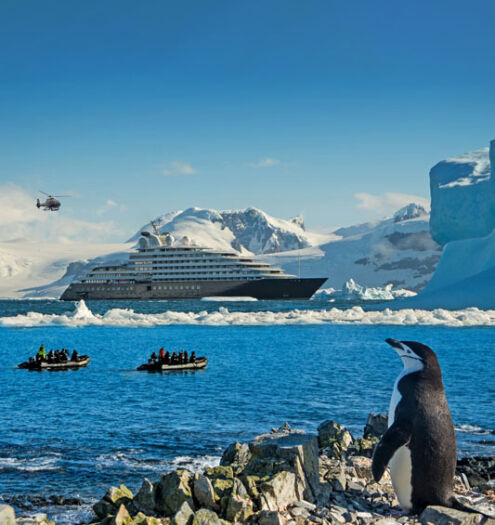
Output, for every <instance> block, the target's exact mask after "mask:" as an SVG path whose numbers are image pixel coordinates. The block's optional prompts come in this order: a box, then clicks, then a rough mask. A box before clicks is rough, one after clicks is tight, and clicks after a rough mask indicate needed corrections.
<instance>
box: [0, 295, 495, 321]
mask: <svg viewBox="0 0 495 525" xmlns="http://www.w3.org/2000/svg"><path fill="white" fill-rule="evenodd" d="M318 324H367V325H403V326H412V325H433V326H453V327H463V326H495V310H480V309H479V308H466V309H465V310H444V309H441V308H437V309H435V310H414V309H404V310H391V309H389V308H385V309H384V310H374V311H365V310H364V309H363V308H361V307H360V306H354V307H353V308H347V309H339V308H329V309H317V310H299V309H294V310H288V311H283V312H272V311H258V312H235V311H233V312H232V311H230V310H229V309H228V308H226V307H224V306H221V307H220V308H219V309H218V310H216V311H214V312H207V311H206V310H203V311H201V312H177V311H171V310H168V311H165V312H161V313H155V314H149V313H137V312H135V311H134V310H132V309H122V308H113V309H111V310H108V311H107V312H106V313H104V314H94V313H93V312H92V311H91V310H90V309H89V308H88V307H87V306H86V304H85V303H84V301H80V302H79V303H77V305H76V310H75V311H74V312H72V313H69V314H62V315H57V314H43V313H40V312H29V313H27V314H26V315H17V316H15V317H3V318H0V326H3V327H36V326H69V327H82V326H114V327H153V326H164V325H210V326H233V325H239V326H243V325H244V326H247V325H251V326H271V325H318Z"/></svg>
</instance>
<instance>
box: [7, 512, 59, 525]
mask: <svg viewBox="0 0 495 525" xmlns="http://www.w3.org/2000/svg"><path fill="white" fill-rule="evenodd" d="M15 523H16V525H55V524H54V522H53V521H50V520H49V519H48V516H47V515H46V514H45V513H44V512H38V513H37V514H32V515H30V516H19V517H18V518H17V519H16V521H15Z"/></svg>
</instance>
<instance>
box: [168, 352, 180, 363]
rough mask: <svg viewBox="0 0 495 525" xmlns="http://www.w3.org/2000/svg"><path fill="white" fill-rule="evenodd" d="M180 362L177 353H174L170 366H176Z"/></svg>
mask: <svg viewBox="0 0 495 525" xmlns="http://www.w3.org/2000/svg"><path fill="white" fill-rule="evenodd" d="M178 360H179V358H178V357H177V352H174V353H173V354H172V359H171V363H170V364H172V365H176V364H177V361H178Z"/></svg>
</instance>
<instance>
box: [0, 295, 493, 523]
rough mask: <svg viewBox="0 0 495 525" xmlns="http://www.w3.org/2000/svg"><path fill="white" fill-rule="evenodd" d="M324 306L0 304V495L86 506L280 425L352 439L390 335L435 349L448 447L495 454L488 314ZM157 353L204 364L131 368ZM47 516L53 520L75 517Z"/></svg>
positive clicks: (374, 392)
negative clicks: (46, 367)
mask: <svg viewBox="0 0 495 525" xmlns="http://www.w3.org/2000/svg"><path fill="white" fill-rule="evenodd" d="M335 306H339V305H332V306H330V305H329V304H328V303H323V302H316V301H300V302H271V301H270V302H265V301H258V302H249V303H248V302H239V303H237V302H229V303H221V302H220V303H219V302H204V301H190V302H178V301H170V302H166V301H163V302H146V303H140V302H135V303H132V304H122V303H118V302H113V303H111V302H94V303H88V304H87V305H85V304H84V303H81V304H74V303H62V302H59V301H0V334H1V339H0V345H1V348H0V385H1V388H2V395H1V396H0V428H1V429H2V431H1V433H0V495H1V496H3V497H4V498H5V499H9V498H11V497H12V496H14V495H30V496H33V495H41V496H45V497H46V496H50V495H54V494H56V495H65V496H71V497H79V498H80V499H82V500H83V501H85V502H87V503H90V502H92V501H95V500H96V499H98V498H100V497H101V496H103V494H104V493H105V491H106V489H107V488H108V486H110V485H115V484H120V483H125V484H126V485H128V486H129V487H130V488H131V489H133V490H136V489H138V488H139V486H140V484H141V481H142V478H143V477H145V476H147V477H149V478H150V479H158V478H159V476H160V475H161V474H163V473H165V472H167V471H169V470H171V469H174V468H177V467H178V466H186V467H188V468H191V469H198V470H199V469H201V468H203V467H204V466H205V465H210V464H216V463H218V461H219V458H220V456H221V453H222V450H223V449H224V448H226V447H227V446H228V445H229V444H230V443H231V442H233V441H236V440H238V441H246V440H249V439H251V438H252V437H253V436H255V435H256V434H259V433H262V432H266V431H269V430H270V429H271V428H272V427H277V426H280V425H282V424H283V423H284V422H285V421H288V422H289V423H290V424H291V425H292V426H293V427H296V428H303V429H306V430H308V431H311V432H315V431H316V428H317V426H318V425H319V423H321V422H322V421H324V420H326V419H333V420H336V421H338V422H340V423H342V424H345V425H346V426H348V427H349V429H350V430H351V431H352V432H353V433H354V434H355V435H360V434H361V433H362V430H363V426H364V424H365V421H366V417H367V415H368V413H369V412H386V411H387V410H388V402H389V398H390V394H391V390H392V386H393V382H394V379H395V377H396V376H397V375H398V373H399V371H400V369H401V363H400V360H399V358H398V357H397V356H396V354H395V353H394V352H393V350H392V349H391V348H390V347H389V346H388V345H387V344H385V343H384V340H385V339H386V338H387V337H393V338H396V339H402V340H417V341H421V342H423V343H425V344H428V345H429V346H431V347H432V348H433V349H434V350H435V351H436V353H437V355H438V357H439V360H440V364H441V366H442V370H443V374H444V384H445V388H446V392H447V397H448V400H449V404H450V407H451V411H452V414H453V418H454V421H455V424H456V427H457V429H458V433H457V437H458V453H459V455H460V456H464V455H473V454H478V455H494V454H495V447H494V446H493V442H494V440H495V435H493V433H494V429H495V410H494V408H495V406H494V405H495V403H494V399H495V382H494V381H493V377H494V376H495V364H494V362H495V346H494V344H493V341H494V335H495V327H493V326H490V324H492V323H491V322H490V319H491V318H493V317H494V315H493V312H492V313H490V312H481V311H479V310H478V311H477V310H476V309H469V310H466V311H464V312H457V313H449V312H444V311H436V312H429V313H424V312H423V313H421V312H414V311H410V312H408V313H402V314H401V316H399V317H398V316H397V315H398V314H397V313H396V312H393V313H392V312H391V313H386V312H378V313H377V312H366V310H363V309H362V308H360V307H354V308H353V309H350V310H349V309H346V310H344V309H342V308H340V309H337V308H335ZM340 306H342V305H340ZM332 308H333V310H332ZM332 312H333V313H332ZM401 320H402V321H401ZM476 320H478V321H476ZM387 321H388V322H387ZM41 343H44V344H45V346H46V347H47V348H59V347H67V348H69V349H73V348H77V349H78V351H79V353H84V354H89V355H90V356H91V363H90V365H89V367H88V368H87V369H81V370H77V371H64V372H41V373H40V372H29V371H26V370H19V369H16V365H17V364H18V363H20V362H22V361H24V360H25V359H27V357H28V356H29V355H33V354H34V353H35V351H36V349H37V348H38V347H39V345H40V344H41ZM161 346H164V347H165V348H166V349H170V350H180V349H184V350H188V351H191V350H195V351H196V354H197V355H198V356H199V355H206V356H207V357H208V359H209V365H208V368H207V369H206V370H205V371H197V372H189V373H187V372H182V373H181V372H175V373H167V374H150V373H146V372H137V371H136V367H137V366H138V365H139V364H141V363H142V362H145V361H146V360H147V358H148V356H149V354H150V353H151V352H152V351H153V350H155V351H157V350H158V349H159V348H160V347H161ZM490 443H492V444H490ZM48 510H49V512H50V513H51V514H52V515H55V514H56V519H57V523H59V524H62V523H75V522H77V521H78V520H79V519H81V517H83V514H84V512H83V514H81V513H80V509H77V510H76V511H74V509H54V508H51V509H48ZM85 510H87V509H85V508H83V511H85ZM76 517H77V519H76Z"/></svg>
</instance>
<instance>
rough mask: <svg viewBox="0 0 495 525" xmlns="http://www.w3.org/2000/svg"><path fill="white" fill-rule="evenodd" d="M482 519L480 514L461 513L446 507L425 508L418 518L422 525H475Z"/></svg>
mask: <svg viewBox="0 0 495 525" xmlns="http://www.w3.org/2000/svg"><path fill="white" fill-rule="evenodd" d="M481 519H482V516H481V514H474V513H470V512H462V511H460V510H456V509H451V508H448V507H440V506H436V505H435V506H430V507H426V509H425V510H424V511H423V513H422V514H421V515H420V516H419V521H420V522H421V523H422V525H427V524H430V523H434V524H435V525H477V524H478V523H480V521H481Z"/></svg>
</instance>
